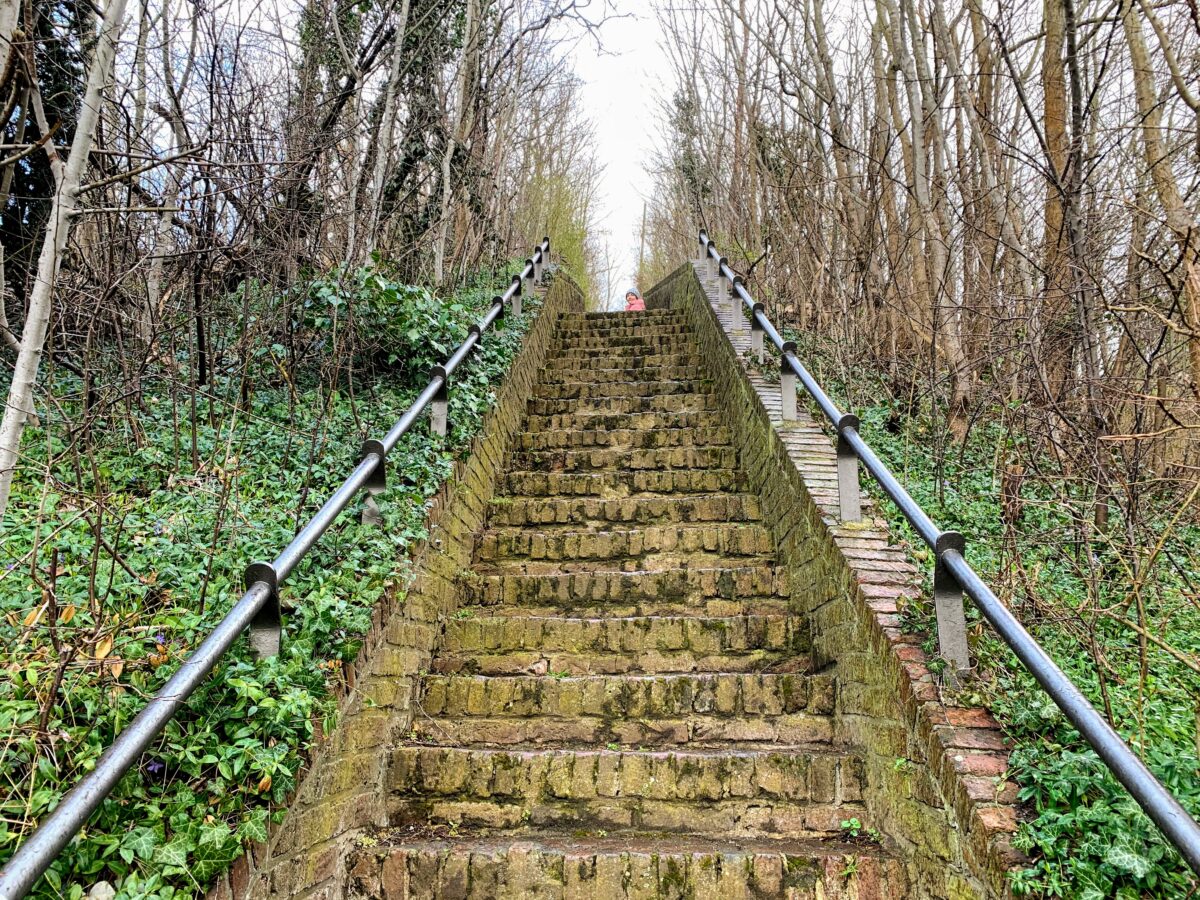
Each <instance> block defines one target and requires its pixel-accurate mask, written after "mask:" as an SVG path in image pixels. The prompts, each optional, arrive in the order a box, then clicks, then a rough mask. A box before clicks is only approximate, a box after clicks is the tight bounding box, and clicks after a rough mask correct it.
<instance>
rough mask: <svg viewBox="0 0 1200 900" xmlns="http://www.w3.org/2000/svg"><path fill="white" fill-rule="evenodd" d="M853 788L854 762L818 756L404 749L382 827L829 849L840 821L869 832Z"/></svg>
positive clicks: (393, 768) (858, 785)
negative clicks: (600, 834)
mask: <svg viewBox="0 0 1200 900" xmlns="http://www.w3.org/2000/svg"><path fill="white" fill-rule="evenodd" d="M862 780H863V763H862V760H861V759H859V758H857V757H855V756H852V755H850V754H846V753H839V752H837V751H834V750H830V749H828V748H821V747H819V746H818V747H817V748H810V747H786V748H784V747H781V748H779V749H773V750H738V751H732V752H723V751H716V750H688V751H668V752H643V751H637V750H617V749H603V750H575V749H550V750H540V751H539V750H492V749H477V748H466V747H413V746H409V747H400V748H398V749H397V750H395V751H394V752H393V753H392V756H391V760H390V766H389V769H388V775H387V790H388V793H389V796H388V815H389V819H390V821H391V824H392V825H405V824H433V825H437V824H450V823H455V824H456V825H457V826H458V827H467V828H504V829H522V828H561V829H578V828H588V829H612V830H622V831H638V832H648V831H654V832H664V833H671V832H674V833H687V834H691V835H714V836H720V837H722V838H757V837H787V838H789V839H795V838H821V837H836V836H837V835H838V834H839V833H840V831H841V828H840V823H841V822H842V821H843V820H844V819H848V818H857V819H859V821H860V823H861V822H865V821H869V820H868V817H867V814H866V811H865V808H864V807H863V805H862V803H861V801H862ZM867 827H869V826H867Z"/></svg>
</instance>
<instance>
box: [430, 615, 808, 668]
mask: <svg viewBox="0 0 1200 900" xmlns="http://www.w3.org/2000/svg"><path fill="white" fill-rule="evenodd" d="M467 611H468V612H469V611H470V608H468V609H467ZM808 646H809V641H808V635H807V633H806V631H805V629H803V628H801V627H800V626H799V624H798V620H796V619H794V618H792V617H789V616H784V615H774V616H726V617H704V616H631V617H627V618H618V617H591V618H588V617H575V618H568V617H557V616H523V617H517V616H488V615H474V616H471V617H470V618H459V619H455V620H453V621H451V622H450V623H448V624H447V626H446V635H445V640H444V643H443V647H442V652H441V653H440V654H439V656H438V657H437V658H436V659H435V660H434V663H433V670H434V671H435V672H437V673H438V674H459V673H467V674H476V675H520V674H530V673H533V672H542V673H549V672H566V673H569V674H572V675H616V674H630V673H643V674H654V675H661V674H668V673H683V672H757V671H762V670H764V669H767V668H768V667H776V666H786V667H787V668H788V670H789V671H806V670H807V669H808V667H809V660H808V658H807V657H806V656H804V655H802V654H803V653H804V651H806V650H807V649H808Z"/></svg>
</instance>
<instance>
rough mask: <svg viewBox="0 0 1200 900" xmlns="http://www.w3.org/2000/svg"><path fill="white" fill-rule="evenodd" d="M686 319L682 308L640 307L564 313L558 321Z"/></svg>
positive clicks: (569, 322)
mask: <svg viewBox="0 0 1200 900" xmlns="http://www.w3.org/2000/svg"><path fill="white" fill-rule="evenodd" d="M660 320H661V321H676V322H686V321H688V314H687V313H686V312H683V311H682V310H675V309H642V310H636V311H630V312H627V311H625V310H620V311H616V312H585V313H574V312H573V313H564V314H563V315H561V316H559V318H558V321H559V322H561V323H564V324H568V325H573V324H577V323H579V322H591V323H596V324H603V323H605V322H617V323H621V322H637V323H643V324H649V323H651V322H657V321H660Z"/></svg>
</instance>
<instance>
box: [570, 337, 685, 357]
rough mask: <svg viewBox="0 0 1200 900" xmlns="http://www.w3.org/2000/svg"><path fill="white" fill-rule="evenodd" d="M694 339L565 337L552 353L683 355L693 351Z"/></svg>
mask: <svg viewBox="0 0 1200 900" xmlns="http://www.w3.org/2000/svg"><path fill="white" fill-rule="evenodd" d="M695 346H696V343H695V339H694V338H693V337H692V335H690V334H686V333H679V334H630V335H591V336H580V337H567V338H563V339H561V340H558V341H556V342H555V345H554V348H553V350H552V351H551V352H552V353H561V352H563V351H570V350H610V349H613V350H615V349H618V348H621V347H625V348H632V349H636V350H641V351H643V352H649V353H668V352H675V353H684V352H687V351H688V350H692V349H694V348H695Z"/></svg>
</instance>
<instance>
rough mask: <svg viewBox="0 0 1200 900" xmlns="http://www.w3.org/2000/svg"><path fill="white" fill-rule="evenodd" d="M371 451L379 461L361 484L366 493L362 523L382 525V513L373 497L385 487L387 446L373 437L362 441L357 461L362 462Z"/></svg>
mask: <svg viewBox="0 0 1200 900" xmlns="http://www.w3.org/2000/svg"><path fill="white" fill-rule="evenodd" d="M372 453H374V454H376V455H377V456H378V457H379V462H378V463H377V464H376V465H375V468H374V470H372V472H371V477H370V478H368V479H367V482H366V484H364V485H363V488H364V489H365V490H366V492H367V495H366V497H364V498H363V511H362V523H363V524H364V525H382V524H383V513H381V512H380V511H379V504H378V503H377V502H376V500H375V497H376V495H377V494H382V493H383V491H384V490H385V489H386V488H387V448H386V447H384V446H383V441H377V440H375V439H374V438H372V439H370V440H367V441H363V445H362V447H361V448H360V449H359V451H358V461H359V462H362V461H363V460H364V459H366V458H367V457H368V456H370V455H371V454H372Z"/></svg>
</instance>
